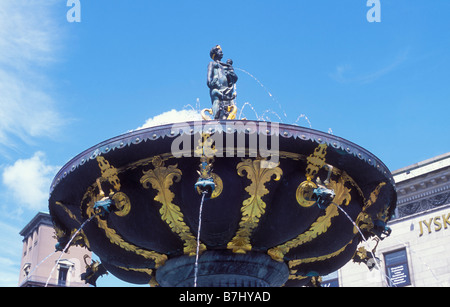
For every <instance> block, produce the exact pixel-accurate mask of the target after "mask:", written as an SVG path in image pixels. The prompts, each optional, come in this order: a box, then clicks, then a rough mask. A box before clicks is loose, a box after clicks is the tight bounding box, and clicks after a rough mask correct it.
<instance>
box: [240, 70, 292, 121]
mask: <svg viewBox="0 0 450 307" xmlns="http://www.w3.org/2000/svg"><path fill="white" fill-rule="evenodd" d="M236 69H237V70H239V71H242V72H243V73H245V74H247V75H248V76H250V77H251V78H253V80H255V81H256V82H257V83H258V84H259V85H260V86H261V87H262V88H263V89H264V90H265V91H266V93H267V94H268V95H269V97H270V98H272V100H273V101H274V102H275V103H277V104H278V107H279V108H280V110H282V111H283V115H284V117H285V118H286V119H287V115H286V111H285V110H283V109H282V108H281V104H280V102H279V101H278V100H277V99H276V98H275V97H274V96H273V95H272V93H271V92H270V91H269V90H268V89H267V87H266V86H264V84H262V83H261V81H259V80H258V78H256V77H255V76H253V75H252V74H251V73H249V72H248V71H246V70H244V69H242V68H238V67H236Z"/></svg>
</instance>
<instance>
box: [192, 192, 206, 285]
mask: <svg viewBox="0 0 450 307" xmlns="http://www.w3.org/2000/svg"><path fill="white" fill-rule="evenodd" d="M207 193H208V192H206V191H205V192H203V195H202V201H201V202H200V210H199V214H198V231H197V253H196V255H195V266H194V287H195V288H197V279H198V258H199V254H200V231H201V229H202V211H203V202H204V201H205V196H206V194H207Z"/></svg>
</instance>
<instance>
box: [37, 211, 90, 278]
mask: <svg viewBox="0 0 450 307" xmlns="http://www.w3.org/2000/svg"><path fill="white" fill-rule="evenodd" d="M95 216H96V215H93V216H91V217H90V218H88V219H87V220H86V221H84V223H83V224H81V226H80V228H79V229H78V230H77V231H76V232H75V233H74V234H73V236H72V237H71V238H70V240H69V242H67V244H66V246H65V247H64V249H63V251H62V252H61V255H60V256H59V258H58V260H56V264H55V265H54V266H53V269H52V270H51V272H50V275H49V276H48V279H47V282H46V283H45V287H47V286H48V283H49V282H50V279H51V277H52V274H53V272H54V271H55V269H56V267H57V266H58V264H59V261H60V260H61V258H62V256H63V255H64V254H65V253H66V251H67V249H68V248H69V247H70V244H71V243H72V241H73V239H75V237H76V236H77V235H78V234H79V233H80V231H81V230H82V229H83V227H84V226H85V225H86V224H87V223H89V222H90V221H91V220H92V219H93V218H94V217H95ZM55 253H56V252H55ZM47 258H48V257H47Z"/></svg>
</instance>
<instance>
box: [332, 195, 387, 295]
mask: <svg viewBox="0 0 450 307" xmlns="http://www.w3.org/2000/svg"><path fill="white" fill-rule="evenodd" d="M333 204H334V205H335V206H336V207H338V209H339V210H340V211H342V212H343V213H344V214H345V216H346V217H347V218H348V219H349V221H350V222H352V224H353V226H354V227H355V228H356V229H357V230H358V232H359V234H360V235H361V237H362V239H363V240H364V242H365V243H366V244H368V243H369V242H368V241H367V239H366V237H365V236H364V234H363V233H362V231H361V229H360V228H359V227H358V225H356V223H355V221H353V219H352V218H351V217H350V215H348V213H347V212H346V211H345V210H344V209H343V208H341V207H340V206H339V205H338V204H336V203H333ZM369 250H370V254H371V255H372V258H373V259H374V262H375V266H376V267H377V269H378V271H379V272H380V273H381V275H382V276H383V277H384V278H383V279H382V280H383V281H384V284H385V285H386V286H387V287H389V283H388V282H387V280H389V281H390V283H391V284H392V285H394V286H395V284H394V283H393V282H392V280H391V278H390V277H389V276H388V275H387V274H386V273H385V272H384V271H383V270H382V269H381V267H380V265H379V264H378V262H377V260H376V259H377V258H376V257H375V255H374V253H373V251H372V250H371V249H369Z"/></svg>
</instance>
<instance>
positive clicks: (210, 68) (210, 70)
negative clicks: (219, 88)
mask: <svg viewBox="0 0 450 307" xmlns="http://www.w3.org/2000/svg"><path fill="white" fill-rule="evenodd" d="M213 74H214V62H210V63H209V65H208V75H207V78H206V85H207V86H208V87H209V88H212V81H213V79H214V76H213Z"/></svg>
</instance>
